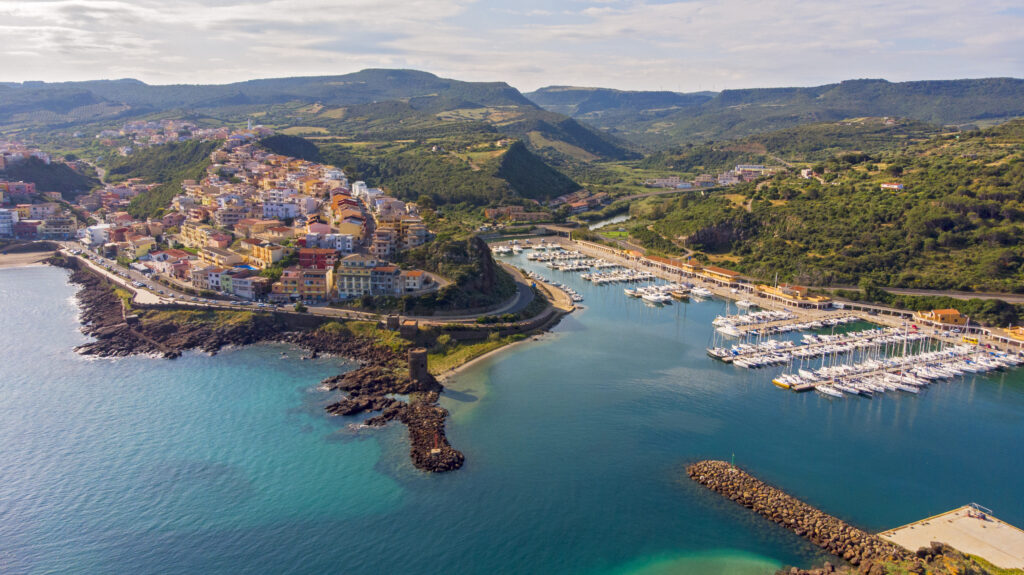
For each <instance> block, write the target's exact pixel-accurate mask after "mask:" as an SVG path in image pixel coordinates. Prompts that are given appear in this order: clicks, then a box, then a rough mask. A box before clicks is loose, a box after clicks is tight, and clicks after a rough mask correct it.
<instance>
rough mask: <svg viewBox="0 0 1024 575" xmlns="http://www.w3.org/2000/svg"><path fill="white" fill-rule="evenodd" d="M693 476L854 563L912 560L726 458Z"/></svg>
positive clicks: (697, 468)
mask: <svg viewBox="0 0 1024 575" xmlns="http://www.w3.org/2000/svg"><path fill="white" fill-rule="evenodd" d="M686 472H687V474H688V475H689V476H690V478H691V479H693V480H694V481H696V482H697V483H700V484H701V485H703V486H704V487H707V488H708V489H710V490H712V491H714V492H716V493H719V494H721V495H723V496H725V497H727V498H729V499H730V500H732V501H735V502H736V503H738V504H740V505H742V506H744V507H746V508H748V509H751V510H752V511H754V512H756V513H758V514H759V515H761V516H763V517H765V518H767V519H769V520H770V521H773V522H775V523H777V524H778V525H781V526H783V527H785V528H786V529H789V530H790V531H792V532H794V533H796V534H797V535H799V536H801V537H803V538H805V539H807V540H808V541H810V542H811V543H813V544H815V545H817V546H818V547H821V548H822V549H824V550H825V551H828V552H829V553H831V554H833V555H835V556H837V557H842V558H843V559H844V560H846V561H848V562H849V563H850V564H852V565H860V566H861V567H862V569H861V570H862V571H863V570H864V569H863V567H864V566H866V564H868V563H877V562H882V561H892V560H896V561H901V560H908V559H911V557H912V555H911V554H910V553H909V552H907V551H906V550H904V549H902V548H900V547H897V546H896V545H893V544H892V543H888V542H886V541H884V540H883V539H881V538H879V537H877V536H875V535H872V534H870V533H868V532H866V531H863V530H861V529H857V528H856V527H853V526H852V525H850V524H848V523H846V522H845V521H842V520H841V519H839V518H837V517H833V516H832V515H829V514H827V513H825V512H824V511H821V510H819V509H817V508H815V507H813V506H811V505H808V504H806V503H804V502H803V501H800V500H799V499H797V498H795V497H793V496H791V495H789V494H787V493H786V492H784V491H782V490H780V489H778V488H775V487H772V486H771V485H768V484H767V483H765V482H763V481H761V480H759V479H757V478H756V477H754V476H752V475H750V474H748V473H746V472H744V471H743V470H741V469H739V468H737V467H734V466H732V465H730V464H729V463H728V462H725V461H710V460H709V461H700V462H697V463H694V464H692V465H689V466H688V467H687V468H686Z"/></svg>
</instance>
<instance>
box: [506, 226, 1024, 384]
mask: <svg viewBox="0 0 1024 575" xmlns="http://www.w3.org/2000/svg"><path fill="white" fill-rule="evenodd" d="M494 251H495V253H496V254H498V255H519V254H523V253H525V254H526V256H525V257H526V259H527V260H528V261H531V262H535V263H543V264H545V265H546V267H548V268H549V269H552V270H557V271H560V272H567V273H579V277H580V278H581V279H583V280H585V281H587V282H590V283H592V284H594V285H595V286H608V285H611V284H645V285H635V286H629V287H624V288H622V293H623V296H625V297H627V298H636V299H640V300H642V301H643V302H644V303H645V304H647V305H648V306H650V307H654V308H657V307H665V306H671V305H672V304H673V303H691V302H692V303H700V302H702V301H705V300H707V299H712V298H717V299H719V300H723V301H725V302H726V312H725V313H724V314H720V315H718V316H716V317H715V318H714V319H713V320H712V322H711V323H712V327H713V331H712V334H713V335H712V339H711V342H710V343H709V346H708V347H707V355H708V356H710V357H711V358H713V359H716V360H720V361H722V362H725V363H727V364H731V365H733V366H736V367H738V368H742V369H764V368H772V367H776V368H778V367H781V368H782V372H781V373H777V374H776V375H774V376H770V377H768V378H766V383H769V382H770V383H771V384H773V385H774V386H775V387H777V388H782V389H787V390H792V391H796V392H804V391H811V390H816V391H817V392H818V393H820V394H821V395H823V396H825V397H827V398H830V399H839V398H845V397H861V398H873V397H878V396H882V395H884V394H886V393H906V394H913V395H917V394H919V393H921V392H922V391H924V390H925V389H927V388H928V387H929V386H930V385H933V384H935V383H938V382H942V381H951V380H956V379H958V378H963V377H968V376H972V375H976V374H983V373H988V372H992V371H999V370H1005V369H1010V368H1014V367H1017V366H1018V365H1020V363H1021V362H1022V361H1024V360H1022V358H1021V357H1020V356H1019V355H1018V354H1016V353H1012V352H1007V351H1005V350H1002V349H999V347H997V346H992V344H991V343H987V342H986V343H984V344H983V343H982V342H981V341H980V339H970V338H966V337H965V336H964V335H962V334H960V333H954V332H951V331H944V330H939V329H934V327H933V328H931V329H929V328H928V327H927V326H918V325H916V324H914V323H912V322H911V321H910V320H911V319H913V318H912V316H911V317H908V314H907V313H904V312H900V313H891V314H881V313H878V311H877V310H874V309H847V306H846V305H845V304H840V306H833V305H832V304H831V303H830V302H829V305H827V306H826V305H824V303H825V302H828V298H822V297H820V296H813V295H810V294H807V293H806V292H802V291H798V290H792V289H790V290H788V291H787V290H782V289H776V288H774V287H770V286H764V285H760V286H757V288H756V289H755V288H754V287H753V286H752V285H751V284H749V283H744V282H741V281H740V279H739V278H738V274H733V272H729V270H724V269H721V268H713V267H710V266H708V267H701V266H699V265H696V264H687V263H685V262H680V261H677V260H667V259H664V258H654V257H638V256H636V255H629V254H627V253H623V252H621V251H619V250H614V249H613V248H609V247H607V246H602V245H600V244H593V243H590V242H582V241H569V240H565V239H561V238H559V239H557V240H554V241H551V240H540V241H539V242H537V243H533V244H531V243H530V240H525V241H524V242H523V243H522V244H520V243H518V241H516V240H513V242H512V243H509V244H504V245H501V244H499V245H496V246H495V247H494ZM686 266H689V268H690V269H686ZM528 275H529V276H530V277H532V278H534V279H536V280H538V281H543V282H545V283H550V284H552V285H556V286H558V287H560V288H561V289H563V290H566V293H568V294H570V297H572V298H573V300H574V301H576V302H580V301H582V300H583V296H582V295H580V294H579V293H578V292H576V291H575V290H573V288H571V287H570V286H568V285H566V284H562V283H559V282H555V281H551V280H548V279H547V278H545V277H543V276H542V275H540V274H539V273H537V272H530V273H529V274H528ZM773 293H774V294H776V295H777V297H774V298H771V297H765V296H766V295H771V294H773ZM783 296H785V297H787V298H791V301H788V302H783V301H781V300H782V299H785V298H784V297H783ZM755 302H756V303H755ZM732 307H735V310H736V311H735V312H734V313H731V312H730V311H729V310H730V308H732ZM893 311H898V310H893ZM847 326H849V327H847ZM850 329H852V330H853V331H845V332H844V331H843V330H850ZM837 330H839V333H837ZM795 333H800V334H801V335H800V336H799V339H793V337H794V336H793V334H795ZM725 339H730V340H733V341H732V342H731V343H728V344H727V343H724V342H723V341H720V340H725Z"/></svg>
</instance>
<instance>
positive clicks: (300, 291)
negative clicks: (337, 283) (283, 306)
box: [272, 266, 334, 301]
mask: <svg viewBox="0 0 1024 575" xmlns="http://www.w3.org/2000/svg"><path fill="white" fill-rule="evenodd" d="M333 288H334V269H333V268H326V269H318V268H300V267H298V266H295V267H290V268H288V269H286V270H284V271H283V272H282V273H281V280H280V281H278V282H275V283H274V285H273V288H272V298H273V299H275V300H278V301H281V300H289V299H292V300H302V301H323V300H326V299H329V298H330V297H331V293H332V291H333Z"/></svg>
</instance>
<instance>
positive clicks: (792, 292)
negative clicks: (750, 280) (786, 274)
mask: <svg viewBox="0 0 1024 575" xmlns="http://www.w3.org/2000/svg"><path fill="white" fill-rule="evenodd" d="M757 292H758V294H759V295H761V296H764V297H766V298H768V299H773V300H776V301H781V302H783V303H786V304H789V305H793V306H796V307H824V306H826V305H828V304H829V303H830V302H831V301H832V300H831V299H830V298H828V297H827V296H823V295H810V294H809V293H808V289H807V288H806V287H803V286H795V285H789V284H780V285H778V286H770V285H765V284H761V285H759V286H757Z"/></svg>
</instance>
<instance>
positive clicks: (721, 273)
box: [704, 266, 740, 285]
mask: <svg viewBox="0 0 1024 575" xmlns="http://www.w3.org/2000/svg"><path fill="white" fill-rule="evenodd" d="M704 277H706V278H707V279H709V280H711V281H714V282H718V283H723V284H727V285H732V284H734V283H736V282H737V281H738V280H739V279H740V272H734V271H732V270H727V269H725V268H720V267H716V266H705V267H704Z"/></svg>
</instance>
